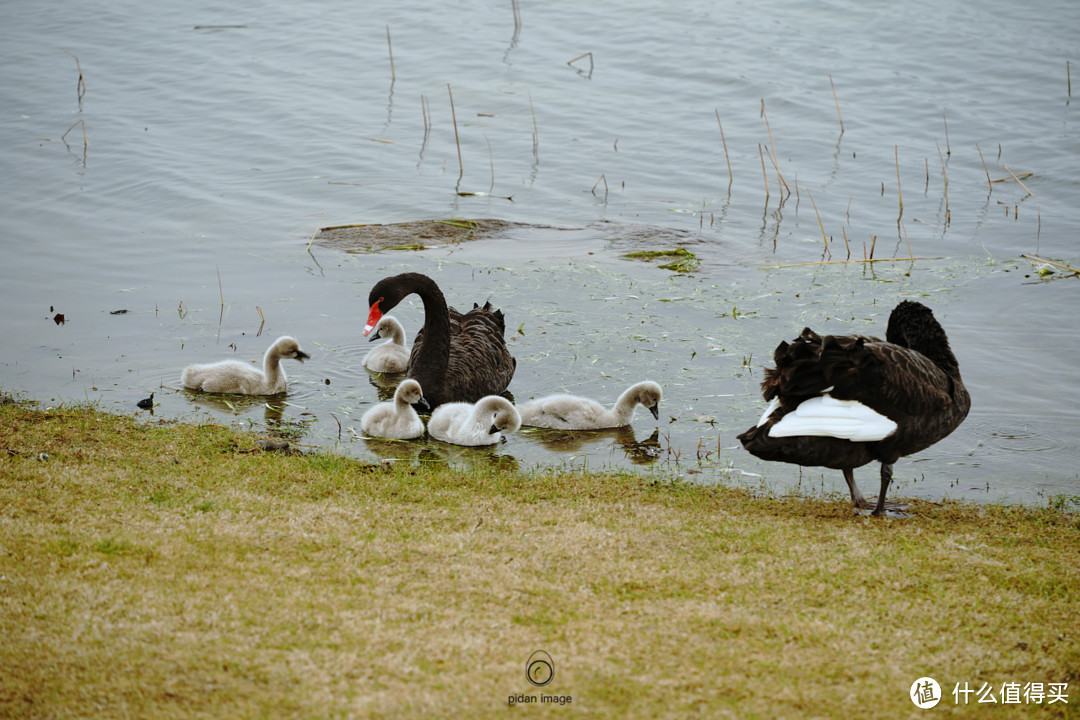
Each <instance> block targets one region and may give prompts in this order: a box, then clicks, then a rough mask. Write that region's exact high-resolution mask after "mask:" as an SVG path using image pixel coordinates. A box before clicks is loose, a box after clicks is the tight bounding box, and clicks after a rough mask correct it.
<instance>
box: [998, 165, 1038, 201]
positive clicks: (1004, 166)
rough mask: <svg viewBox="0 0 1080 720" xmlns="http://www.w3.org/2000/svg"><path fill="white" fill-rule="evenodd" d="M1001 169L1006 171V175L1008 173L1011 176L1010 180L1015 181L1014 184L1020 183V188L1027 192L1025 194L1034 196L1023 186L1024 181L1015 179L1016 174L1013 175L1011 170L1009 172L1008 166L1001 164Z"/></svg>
mask: <svg viewBox="0 0 1080 720" xmlns="http://www.w3.org/2000/svg"><path fill="white" fill-rule="evenodd" d="M1001 167H1003V168H1005V170H1006V171H1007V172H1008V173H1009V174H1010V175H1012V179H1013V180H1015V181H1016V182H1018V183H1020V187H1022V188H1024V189H1025V190H1027V194H1028V195H1034V194H1035V193H1033V192H1031V191H1030V190H1028V187H1027V185H1025V184H1024V181H1023V180H1021V179H1020V178H1018V177H1016V174H1015V173H1013V171H1012V170H1009V166H1008V165H1006V164H1005V163H1002V164H1001Z"/></svg>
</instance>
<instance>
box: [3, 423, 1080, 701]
mask: <svg viewBox="0 0 1080 720" xmlns="http://www.w3.org/2000/svg"><path fill="white" fill-rule="evenodd" d="M257 439H258V438H257V437H256V436H253V435H248V434H244V433H241V432H238V431H235V430H234V429H231V428H225V427H221V426H217V425H204V426H194V425H177V424H167V425H162V426H148V425H144V424H140V423H138V422H136V421H134V420H132V419H131V418H127V417H123V416H117V415H111V414H107V413H102V412H99V411H97V410H95V409H93V408H87V407H75V408H60V409H47V410H41V409H38V408H36V407H34V406H33V405H32V404H7V405H3V406H0V638H2V642H0V716H3V717H20V718H73V717H93V718H111V717H118V718H119V717H154V718H163V717H192V716H201V717H215V718H219V717H230V718H232V717H292V716H298V717H305V718H307V717H400V716H423V717H467V718H483V717H489V716H499V717H501V716H506V715H507V714H513V713H526V714H530V715H535V714H540V715H544V716H562V715H564V714H574V715H591V716H597V717H619V718H622V717H698V716H700V717H733V718H753V717H763V718H764V717H768V718H772V717H785V718H786V717H823V718H828V717H836V718H845V719H846V718H879V717H880V718H894V717H924V716H926V717H929V716H933V715H934V714H937V715H942V714H946V713H952V714H954V715H956V716H958V717H1025V718H1027V717H1080V711H1078V710H1077V708H1078V706H1080V645H1078V643H1077V637H1078V635H1080V614H1078V611H1080V522H1078V519H1077V516H1076V514H1075V513H1070V512H1068V511H1067V510H1061V509H1050V508H1040V509H1034V508H1026V509H1025V508H1017V507H997V506H990V507H976V506H970V505H963V504H957V503H946V504H944V505H937V504H929V503H922V502H917V501H916V502H914V503H913V505H912V508H911V510H912V511H913V512H914V517H912V518H911V519H907V520H888V519H879V518H871V517H858V516H855V515H854V514H853V513H852V510H851V507H850V502H849V501H848V500H847V499H846V498H844V499H823V498H799V497H783V498H775V497H755V496H753V495H751V494H749V493H747V492H745V491H741V490H730V489H724V488H706V487H697V486H690V485H685V484H680V483H663V482H660V483H657V482H650V481H649V480H648V479H643V478H642V477H639V476H634V475H627V474H603V473H589V474H582V473H576V472H562V471H560V472H533V473H520V472H508V471H505V470H500V469H496V468H488V469H482V470H476V469H470V470H462V469H460V468H456V467H447V466H443V465H432V464H423V465H419V466H411V465H405V464H397V465H392V466H384V465H371V464H365V463H362V462H357V461H355V460H351V459H348V458H343V457H337V456H334V455H331V454H325V453H314V454H294V455H289V454H282V453H268V452H262V451H260V450H258V449H257V445H256V441H257ZM40 453H46V454H47V455H48V458H47V459H39V455H40ZM540 650H542V651H544V652H546V653H547V654H548V656H550V658H551V661H552V664H553V666H554V677H553V679H552V681H551V683H550V684H549V685H546V686H544V687H542V688H537V687H534V686H532V685H531V684H530V683H529V682H528V681H527V679H526V675H525V665H526V661H527V660H528V659H529V658H530V656H531V655H532V654H533V653H534V652H536V651H540ZM922 676H930V677H933V678H935V679H936V680H937V681H938V682H939V683H940V684H941V687H942V693H943V695H944V697H943V699H942V701H941V703H940V704H939V705H938V706H937V707H936V708H934V709H933V710H920V709H919V708H917V707H915V705H914V704H913V703H912V701H911V700H910V699H909V697H908V692H909V688H910V686H911V684H912V683H913V682H914V681H915V680H916V679H917V678H919V677H922ZM965 682H966V683H967V684H968V686H969V687H972V688H973V689H975V690H978V689H980V688H981V687H982V686H983V685H984V684H988V685H991V686H993V694H994V696H995V698H996V699H997V700H998V702H997V703H996V704H992V705H991V704H986V703H983V704H979V703H977V700H978V697H977V694H972V695H971V696H969V700H968V704H967V705H964V704H960V705H957V704H956V702H955V700H954V696H953V689H954V687H955V686H956V684H957V683H960V684H961V686H963V684H964V683H965ZM1013 682H1016V683H1020V684H1021V685H1024V684H1027V683H1044V685H1047V686H1048V685H1049V683H1068V685H1067V688H1066V690H1065V692H1066V693H1067V696H1068V704H1065V703H1063V702H1056V703H1054V704H1048V703H1047V700H1046V699H1044V701H1043V703H1041V704H1033V703H1030V702H1029V703H1026V704H1025V703H1024V702H1023V698H1022V697H1021V702H1020V703H1019V704H1007V703H1003V702H1001V690H1002V688H1003V684H1004V683H1013ZM542 695H543V696H554V697H557V698H562V699H563V700H562V701H563V702H564V704H562V705H558V704H553V703H550V702H545V703H541V702H540V698H541V696H542ZM517 696H522V698H520V699H521V701H522V702H520V703H518V704H516V705H515V706H511V704H510V702H509V699H510V698H511V697H517ZM525 696H528V697H531V698H533V701H531V702H530V701H526V700H525ZM567 697H569V698H571V700H569V701H568V702H567V701H566V698H567Z"/></svg>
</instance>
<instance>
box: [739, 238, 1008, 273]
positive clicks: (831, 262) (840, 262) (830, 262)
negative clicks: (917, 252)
mask: <svg viewBox="0 0 1080 720" xmlns="http://www.w3.org/2000/svg"><path fill="white" fill-rule="evenodd" d="M865 248H866V243H863V252H865V251H866V250H865ZM1025 257H1027V256H1025ZM941 259H942V258H940V257H906V258H877V259H876V260H875V259H873V258H870V259H865V258H864V259H862V260H819V261H818V262H805V263H794V264H792V265H766V266H765V267H760V268H758V270H776V269H777V268H790V267H806V266H807V265H845V264H848V263H877V262H910V261H912V260H941Z"/></svg>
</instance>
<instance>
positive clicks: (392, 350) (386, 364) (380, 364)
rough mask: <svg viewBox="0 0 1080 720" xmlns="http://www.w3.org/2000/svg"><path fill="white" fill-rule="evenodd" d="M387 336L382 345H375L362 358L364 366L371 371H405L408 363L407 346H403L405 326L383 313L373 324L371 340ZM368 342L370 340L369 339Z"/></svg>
mask: <svg viewBox="0 0 1080 720" xmlns="http://www.w3.org/2000/svg"><path fill="white" fill-rule="evenodd" d="M380 338H389V339H388V340H387V341H386V342H384V343H383V344H382V345H379V346H377V347H375V348H374V349H373V350H372V351H371V352H369V353H368V354H367V356H366V357H365V358H364V367H366V368H367V369H368V370H371V371H372V372H381V373H400V372H405V368H406V367H407V366H408V364H409V348H407V347H405V328H403V327H401V323H400V322H398V320H397V318H395V317H394V316H393V315H383V316H382V320H379V324H378V325H376V326H375V334H374V335H372V336H371V340H378V339H380ZM369 342H370V340H369Z"/></svg>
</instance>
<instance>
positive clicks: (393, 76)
mask: <svg viewBox="0 0 1080 720" xmlns="http://www.w3.org/2000/svg"><path fill="white" fill-rule="evenodd" d="M386 47H387V48H388V49H389V50H390V84H391V85H393V84H394V83H395V82H397V73H396V72H394V46H393V45H391V44H390V26H389V25H387V26H386Z"/></svg>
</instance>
